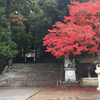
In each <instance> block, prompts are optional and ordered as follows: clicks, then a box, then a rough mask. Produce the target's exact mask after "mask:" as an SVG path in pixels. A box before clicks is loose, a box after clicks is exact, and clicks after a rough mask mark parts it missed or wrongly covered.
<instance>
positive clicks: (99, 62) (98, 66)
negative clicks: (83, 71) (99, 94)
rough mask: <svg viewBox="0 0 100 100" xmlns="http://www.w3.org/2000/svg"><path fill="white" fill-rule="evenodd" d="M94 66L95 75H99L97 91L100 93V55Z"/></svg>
mask: <svg viewBox="0 0 100 100" xmlns="http://www.w3.org/2000/svg"><path fill="white" fill-rule="evenodd" d="M94 64H96V70H95V73H96V74H97V75H98V87H97V91H100V54H98V55H97V61H95V62H94Z"/></svg>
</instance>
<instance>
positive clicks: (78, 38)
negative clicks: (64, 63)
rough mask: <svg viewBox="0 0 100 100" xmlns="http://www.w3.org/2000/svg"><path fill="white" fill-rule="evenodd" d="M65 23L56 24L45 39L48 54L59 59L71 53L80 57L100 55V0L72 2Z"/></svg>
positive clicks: (44, 43) (44, 44)
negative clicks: (86, 53)
mask: <svg viewBox="0 0 100 100" xmlns="http://www.w3.org/2000/svg"><path fill="white" fill-rule="evenodd" d="M68 6H69V15H70V16H68V17H67V16H64V18H65V20H64V22H63V23H62V22H59V21H58V22H56V23H55V25H53V26H52V27H53V29H52V30H50V29H49V30H48V31H49V34H47V35H46V36H45V37H44V38H43V40H44V41H43V46H47V50H46V52H51V53H52V54H53V55H54V56H56V57H57V58H58V57H60V56H62V55H64V56H66V57H68V56H69V55H70V53H72V54H74V55H80V54H82V52H88V53H89V54H94V53H95V52H96V53H100V0H96V1H95V2H93V1H90V2H87V3H79V2H76V1H74V2H71V5H68Z"/></svg>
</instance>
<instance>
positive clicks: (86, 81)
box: [81, 77, 98, 86]
mask: <svg viewBox="0 0 100 100" xmlns="http://www.w3.org/2000/svg"><path fill="white" fill-rule="evenodd" d="M81 84H82V86H98V78H97V77H90V78H88V77H87V78H82V79H81Z"/></svg>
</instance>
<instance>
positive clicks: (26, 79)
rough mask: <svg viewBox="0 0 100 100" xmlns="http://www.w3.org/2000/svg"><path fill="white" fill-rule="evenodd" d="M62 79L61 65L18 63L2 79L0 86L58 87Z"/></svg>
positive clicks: (0, 79) (10, 67)
mask: <svg viewBox="0 0 100 100" xmlns="http://www.w3.org/2000/svg"><path fill="white" fill-rule="evenodd" d="M60 77H61V63H33V64H32V63H30V64H27V63H26V64H24V63H23V64H18V63H17V64H13V65H12V66H9V68H8V69H7V70H6V72H5V73H4V75H3V76H2V77H1V78H0V86H40V85H43V86H45V85H56V82H57V80H59V79H60Z"/></svg>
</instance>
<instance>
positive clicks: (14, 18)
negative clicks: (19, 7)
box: [10, 13, 25, 25]
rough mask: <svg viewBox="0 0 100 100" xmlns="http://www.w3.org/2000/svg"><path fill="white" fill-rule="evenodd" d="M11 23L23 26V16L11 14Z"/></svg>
mask: <svg viewBox="0 0 100 100" xmlns="http://www.w3.org/2000/svg"><path fill="white" fill-rule="evenodd" d="M10 16H11V22H17V23H18V24H20V25H24V24H23V21H24V20H25V18H23V16H22V15H21V14H18V15H15V14H13V13H11V15H10Z"/></svg>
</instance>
